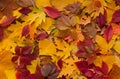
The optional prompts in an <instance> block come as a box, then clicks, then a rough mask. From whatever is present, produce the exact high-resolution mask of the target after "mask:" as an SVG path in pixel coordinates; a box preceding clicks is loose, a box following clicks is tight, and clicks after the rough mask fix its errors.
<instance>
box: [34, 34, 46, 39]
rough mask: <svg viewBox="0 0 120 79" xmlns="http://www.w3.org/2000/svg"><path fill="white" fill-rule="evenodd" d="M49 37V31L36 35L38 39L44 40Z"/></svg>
mask: <svg viewBox="0 0 120 79" xmlns="http://www.w3.org/2000/svg"><path fill="white" fill-rule="evenodd" d="M47 37H48V34H47V33H40V34H39V35H38V36H37V37H36V39H37V40H43V39H45V38H47Z"/></svg>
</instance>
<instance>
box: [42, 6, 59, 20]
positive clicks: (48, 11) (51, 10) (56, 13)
mask: <svg viewBox="0 0 120 79" xmlns="http://www.w3.org/2000/svg"><path fill="white" fill-rule="evenodd" d="M44 11H45V12H46V14H47V15H48V16H49V17H51V18H58V17H60V12H59V11H58V10H57V9H56V8H54V7H49V6H47V7H44Z"/></svg>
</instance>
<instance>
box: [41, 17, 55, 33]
mask: <svg viewBox="0 0 120 79" xmlns="http://www.w3.org/2000/svg"><path fill="white" fill-rule="evenodd" d="M54 22H55V21H54V19H52V18H46V20H45V22H43V23H42V24H41V25H40V28H42V29H44V30H45V31H46V32H48V33H50V32H51V30H50V27H51V26H52V24H54Z"/></svg>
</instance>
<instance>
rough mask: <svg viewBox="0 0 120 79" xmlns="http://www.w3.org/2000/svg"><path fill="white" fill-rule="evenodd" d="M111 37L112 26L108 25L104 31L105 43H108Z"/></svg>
mask: <svg viewBox="0 0 120 79" xmlns="http://www.w3.org/2000/svg"><path fill="white" fill-rule="evenodd" d="M112 36H113V29H112V26H111V25H109V26H107V28H106V29H105V30H104V38H105V39H106V41H107V42H109V41H110V40H111V38H112Z"/></svg>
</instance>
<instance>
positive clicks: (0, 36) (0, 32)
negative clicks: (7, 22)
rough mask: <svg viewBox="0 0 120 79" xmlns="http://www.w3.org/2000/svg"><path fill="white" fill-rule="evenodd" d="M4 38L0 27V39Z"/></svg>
mask: <svg viewBox="0 0 120 79" xmlns="http://www.w3.org/2000/svg"><path fill="white" fill-rule="evenodd" d="M3 38H4V31H3V29H2V28H0V41H1V40H2V39H3Z"/></svg>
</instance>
